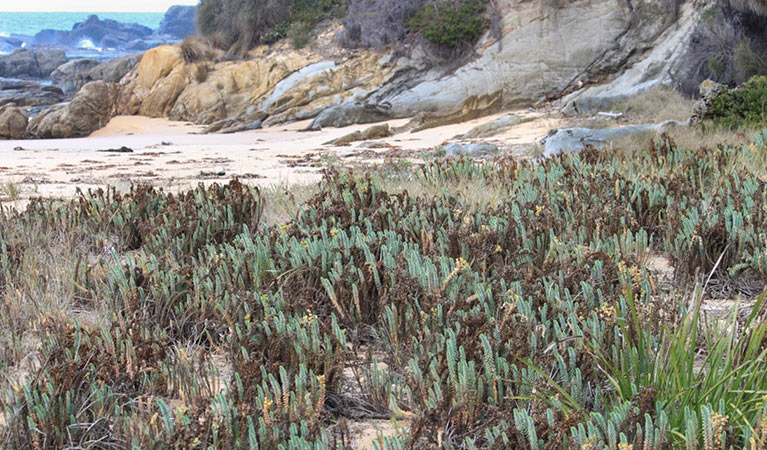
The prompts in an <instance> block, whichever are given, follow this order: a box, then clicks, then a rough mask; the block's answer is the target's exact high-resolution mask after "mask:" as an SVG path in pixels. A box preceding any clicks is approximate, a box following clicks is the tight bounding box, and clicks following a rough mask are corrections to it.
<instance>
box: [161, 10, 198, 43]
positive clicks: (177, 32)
mask: <svg viewBox="0 0 767 450" xmlns="http://www.w3.org/2000/svg"><path fill="white" fill-rule="evenodd" d="M196 11H197V7H195V6H180V5H176V6H171V7H170V9H168V11H167V12H166V13H165V16H164V17H163V18H162V22H160V27H159V28H158V29H157V30H156V31H155V34H158V35H167V36H173V37H175V38H178V39H183V38H185V37H187V36H191V35H194V34H197V25H196V23H195V12H196Z"/></svg>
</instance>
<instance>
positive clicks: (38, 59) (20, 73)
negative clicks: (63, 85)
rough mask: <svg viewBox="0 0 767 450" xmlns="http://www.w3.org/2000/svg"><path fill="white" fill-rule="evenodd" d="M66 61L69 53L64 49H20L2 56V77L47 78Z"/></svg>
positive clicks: (0, 57) (0, 70)
mask: <svg viewBox="0 0 767 450" xmlns="http://www.w3.org/2000/svg"><path fill="white" fill-rule="evenodd" d="M65 62H67V54H66V53H65V52H64V51H63V50H54V49H40V50H28V49H20V50H16V51H14V52H13V53H11V54H10V55H5V56H0V77H5V78H17V77H22V78H23V77H31V78H47V77H48V76H49V75H50V74H51V73H52V72H53V71H54V70H56V68H57V67H59V66H61V65H62V64H64V63H65Z"/></svg>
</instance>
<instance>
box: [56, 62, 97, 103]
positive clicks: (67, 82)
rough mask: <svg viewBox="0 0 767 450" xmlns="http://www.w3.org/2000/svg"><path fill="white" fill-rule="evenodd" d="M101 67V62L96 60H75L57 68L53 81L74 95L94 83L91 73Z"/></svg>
mask: <svg viewBox="0 0 767 450" xmlns="http://www.w3.org/2000/svg"><path fill="white" fill-rule="evenodd" d="M99 65H101V62H100V61H97V60H95V59H73V60H72V61H69V62H66V63H64V64H62V65H61V66H59V67H58V68H56V70H54V71H53V73H51V80H53V81H55V82H56V83H57V84H58V85H59V87H61V89H62V90H63V91H64V92H65V93H67V94H69V93H74V92H77V91H79V90H80V88H81V87H83V86H85V84H86V83H88V82H89V81H92V78H91V77H90V75H89V73H90V71H91V70H92V69H94V68H95V67H98V66H99Z"/></svg>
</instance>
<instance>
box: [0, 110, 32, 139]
mask: <svg viewBox="0 0 767 450" xmlns="http://www.w3.org/2000/svg"><path fill="white" fill-rule="evenodd" d="M28 121H29V119H28V118H27V115H26V114H24V111H23V110H22V109H21V108H16V107H5V108H2V109H0V138H2V139H23V138H24V135H25V134H26V131H27V123H28Z"/></svg>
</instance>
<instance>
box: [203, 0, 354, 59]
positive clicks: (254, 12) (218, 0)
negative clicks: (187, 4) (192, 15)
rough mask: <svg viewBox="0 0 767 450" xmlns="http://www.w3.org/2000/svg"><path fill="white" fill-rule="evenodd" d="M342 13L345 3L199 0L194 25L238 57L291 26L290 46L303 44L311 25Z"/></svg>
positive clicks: (332, 0)
mask: <svg viewBox="0 0 767 450" xmlns="http://www.w3.org/2000/svg"><path fill="white" fill-rule="evenodd" d="M345 12H346V0H318V1H310V0H201V2H200V5H199V7H198V9H197V25H198V28H199V30H200V33H201V34H202V35H203V36H205V37H208V38H209V39H211V40H212V41H214V42H215V43H216V44H217V45H218V46H220V47H222V48H225V49H228V50H229V51H230V52H232V53H240V54H242V53H245V52H246V51H248V50H249V49H251V48H253V47H254V46H256V45H258V44H260V43H272V42H275V41H277V40H279V39H281V38H282V37H285V36H286V35H288V34H289V32H290V31H291V28H293V27H295V29H296V31H295V33H294V34H295V35H296V37H297V38H298V41H297V42H296V41H295V39H294V44H301V43H302V42H303V44H302V45H305V44H306V42H308V40H309V34H310V31H311V28H312V27H313V26H314V25H316V24H317V23H318V22H320V21H322V20H324V19H327V18H330V17H341V16H342V15H343V14H345ZM299 31H300V32H299ZM302 45H296V46H297V47H300V46H302Z"/></svg>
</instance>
